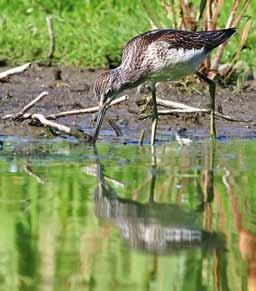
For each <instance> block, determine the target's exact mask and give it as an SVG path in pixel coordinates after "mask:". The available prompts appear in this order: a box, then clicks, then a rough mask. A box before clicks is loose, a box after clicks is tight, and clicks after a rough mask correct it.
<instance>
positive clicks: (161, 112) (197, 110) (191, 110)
mask: <svg viewBox="0 0 256 291" xmlns="http://www.w3.org/2000/svg"><path fill="white" fill-rule="evenodd" d="M179 113H210V110H209V109H200V108H195V109H194V108H187V109H170V110H159V111H158V115H172V114H179ZM152 116H153V114H152V113H150V114H140V115H139V119H140V120H144V119H147V118H150V117H152Z"/></svg>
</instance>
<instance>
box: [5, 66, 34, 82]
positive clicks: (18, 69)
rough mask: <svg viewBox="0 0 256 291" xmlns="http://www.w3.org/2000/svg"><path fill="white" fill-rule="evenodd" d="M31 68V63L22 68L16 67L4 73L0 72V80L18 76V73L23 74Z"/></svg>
mask: <svg viewBox="0 0 256 291" xmlns="http://www.w3.org/2000/svg"><path fill="white" fill-rule="evenodd" d="M30 66H31V63H26V64H24V65H22V66H18V67H15V68H12V69H9V70H7V71H5V72H1V73H0V80H1V79H4V78H7V77H9V76H12V75H17V74H20V73H23V72H25V71H26V70H27V69H28V68H29V67H30Z"/></svg>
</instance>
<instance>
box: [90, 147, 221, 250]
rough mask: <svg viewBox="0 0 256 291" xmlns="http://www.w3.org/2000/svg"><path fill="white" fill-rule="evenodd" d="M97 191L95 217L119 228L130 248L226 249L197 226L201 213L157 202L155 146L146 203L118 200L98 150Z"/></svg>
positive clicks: (217, 239) (215, 238)
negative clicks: (155, 197)
mask: <svg viewBox="0 0 256 291" xmlns="http://www.w3.org/2000/svg"><path fill="white" fill-rule="evenodd" d="M95 158H96V164H97V170H96V171H97V172H96V175H97V188H96V190H95V194H94V203H95V214H96V216H97V217H98V218H99V219H102V220H104V221H108V222H110V223H111V224H112V225H116V226H118V227H119V228H120V232H121V236H122V237H123V238H124V239H125V240H126V241H127V242H128V244H129V245H130V247H132V248H136V249H143V250H146V251H148V252H152V253H171V252H176V251H179V250H185V249H191V248H202V249H204V250H207V249H208V250H209V249H210V250H211V249H216V248H220V247H223V241H222V240H221V239H220V238H219V236H218V235H217V234H216V233H213V232H209V231H205V230H203V229H202V228H200V226H198V224H197V220H198V213H197V212H195V211H191V210H190V211H189V210H185V209H183V208H182V207H180V206H179V205H176V204H168V203H158V202H155V200H154V195H155V184H156V178H157V167H156V158H155V148H154V147H152V167H151V179H150V188H149V200H148V202H147V203H140V202H136V201H134V200H131V199H124V198H120V197H118V195H117V193H116V191H115V189H113V188H112V187H111V186H110V184H109V183H108V182H107V179H106V178H105V175H104V166H103V165H102V164H101V162H100V159H99V156H98V155H97V150H96V148H95Z"/></svg>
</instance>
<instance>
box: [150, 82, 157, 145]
mask: <svg viewBox="0 0 256 291" xmlns="http://www.w3.org/2000/svg"><path fill="white" fill-rule="evenodd" d="M151 91H152V102H153V115H152V132H151V145H154V144H155V139H156V129H157V122H158V112H157V103H156V86H155V83H151Z"/></svg>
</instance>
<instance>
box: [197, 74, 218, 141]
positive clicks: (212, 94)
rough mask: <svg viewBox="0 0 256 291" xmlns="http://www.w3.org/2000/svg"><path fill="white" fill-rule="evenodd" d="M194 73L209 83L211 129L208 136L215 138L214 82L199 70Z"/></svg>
mask: <svg viewBox="0 0 256 291" xmlns="http://www.w3.org/2000/svg"><path fill="white" fill-rule="evenodd" d="M196 75H197V76H198V77H199V78H200V79H202V80H203V81H205V82H206V83H207V84H208V85H209V92H210V98H211V129H210V136H211V138H212V139H215V138H216V127H215V94H216V83H215V82H214V81H213V80H211V79H209V78H208V77H207V76H205V75H204V74H202V73H200V72H196Z"/></svg>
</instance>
